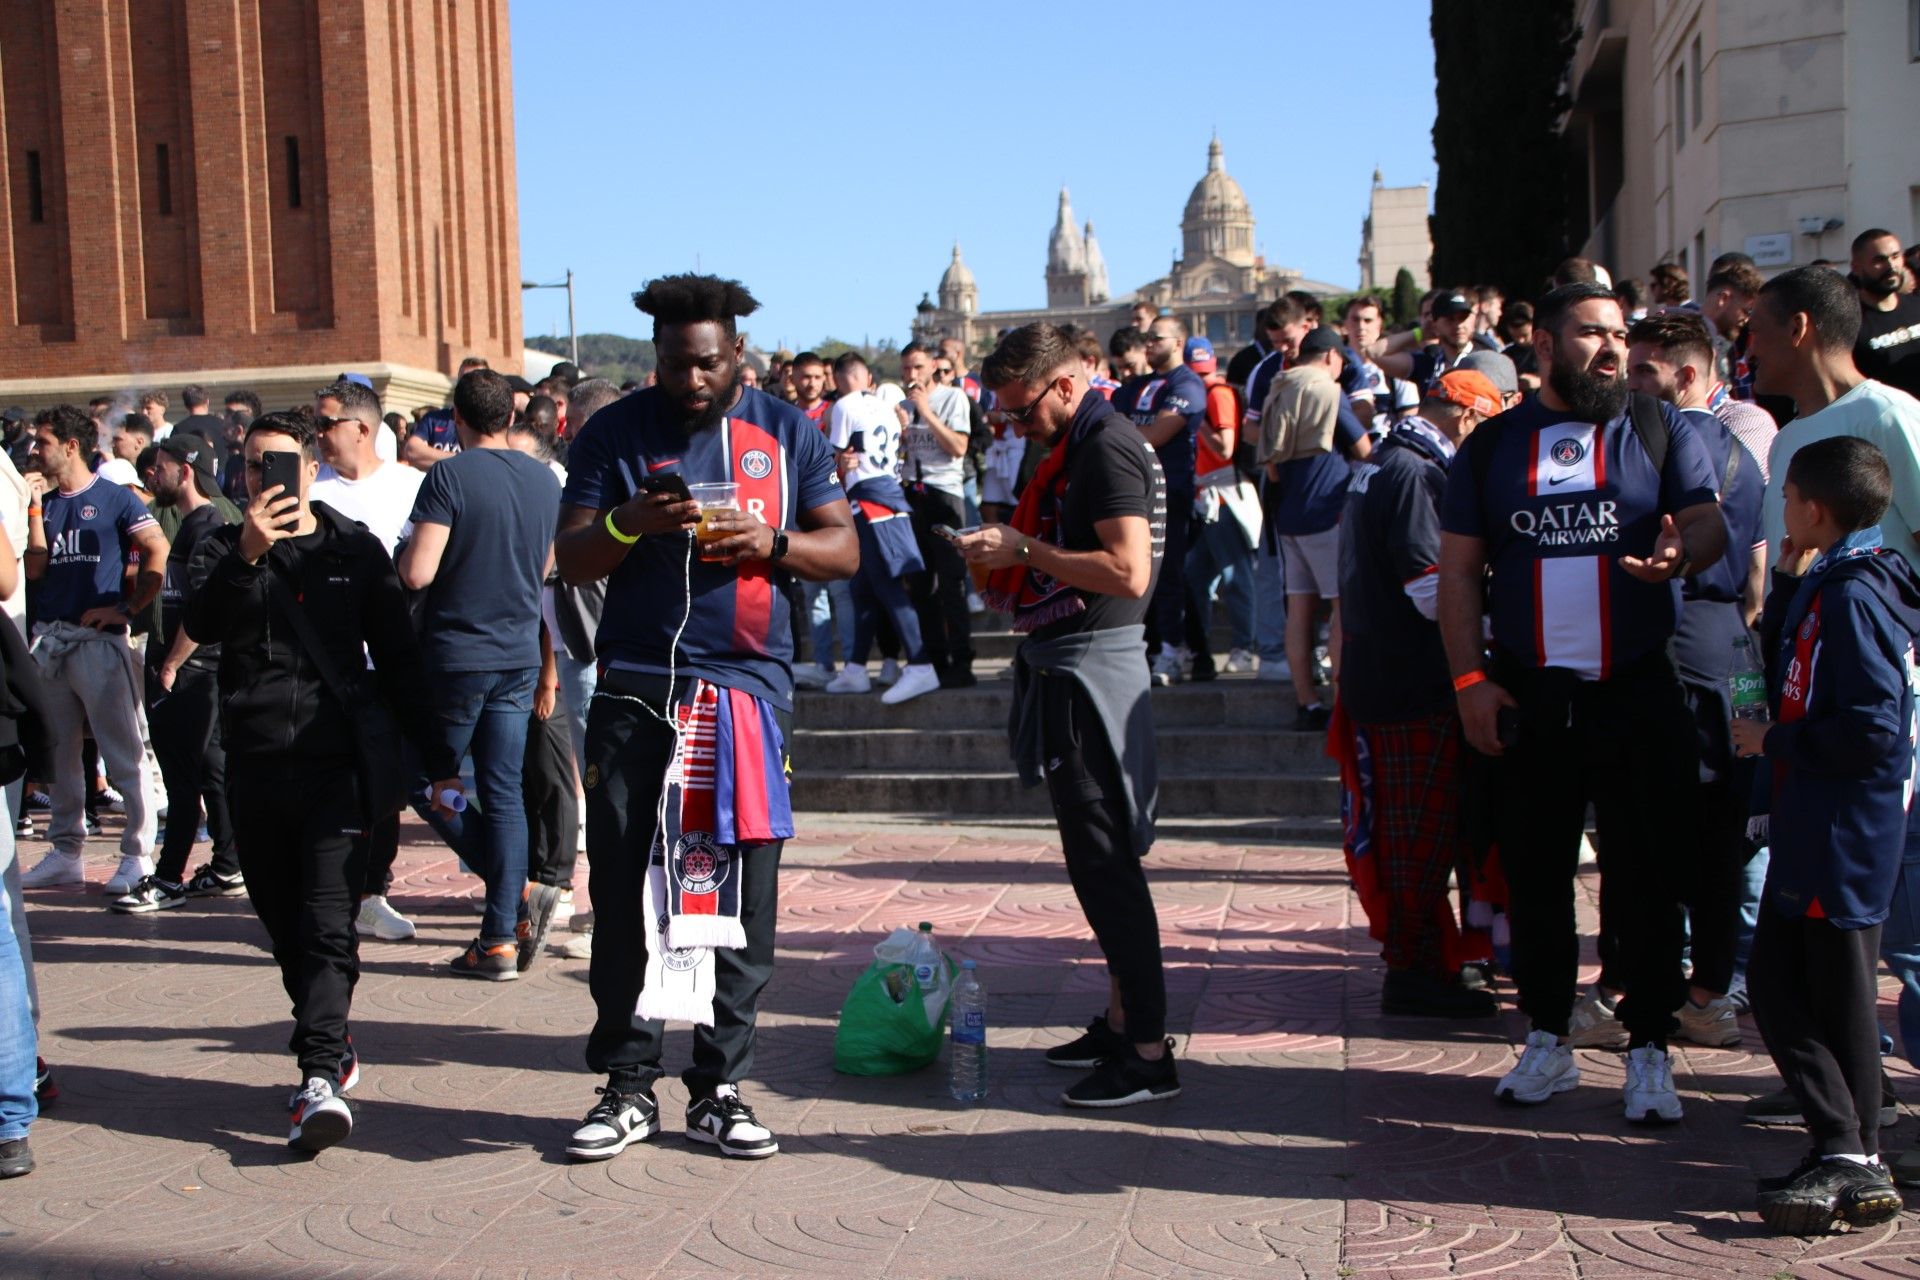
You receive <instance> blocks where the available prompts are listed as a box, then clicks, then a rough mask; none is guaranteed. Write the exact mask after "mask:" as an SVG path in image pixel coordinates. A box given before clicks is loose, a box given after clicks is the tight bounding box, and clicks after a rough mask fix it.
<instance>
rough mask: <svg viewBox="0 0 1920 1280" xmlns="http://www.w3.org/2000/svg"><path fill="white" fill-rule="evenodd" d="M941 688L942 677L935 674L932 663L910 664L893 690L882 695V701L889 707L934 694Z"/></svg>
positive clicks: (895, 683)
mask: <svg viewBox="0 0 1920 1280" xmlns="http://www.w3.org/2000/svg"><path fill="white" fill-rule="evenodd" d="M939 687H940V677H939V676H937V675H935V674H934V671H933V664H932V663H931V662H910V663H908V664H907V669H906V670H905V671H902V672H901V673H900V679H899V680H897V681H895V682H894V686H893V688H891V689H889V690H887V691H886V692H885V693H883V694H881V695H880V701H882V702H884V703H886V704H887V705H888V706H890V707H891V706H893V705H895V704H896V703H901V702H906V701H909V700H911V699H913V698H917V697H919V696H920V695H921V694H923V693H932V692H933V691H934V690H935V689H938V688H939Z"/></svg>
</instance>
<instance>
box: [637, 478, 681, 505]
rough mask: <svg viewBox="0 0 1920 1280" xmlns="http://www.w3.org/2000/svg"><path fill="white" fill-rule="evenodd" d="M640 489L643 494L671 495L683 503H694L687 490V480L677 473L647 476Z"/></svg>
mask: <svg viewBox="0 0 1920 1280" xmlns="http://www.w3.org/2000/svg"><path fill="white" fill-rule="evenodd" d="M640 489H641V491H642V492H643V493H670V494H672V495H673V496H674V497H676V498H678V499H680V501H682V502H691V501H693V494H692V493H691V492H690V491H689V490H688V489H687V478H686V477H685V476H683V475H681V474H680V473H679V472H677V471H665V472H662V473H660V474H659V475H651V476H647V477H646V478H645V479H643V480H641V481H640Z"/></svg>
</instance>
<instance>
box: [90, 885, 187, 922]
mask: <svg viewBox="0 0 1920 1280" xmlns="http://www.w3.org/2000/svg"><path fill="white" fill-rule="evenodd" d="M186 902H187V891H186V889H185V888H184V887H183V886H181V885H177V884H171V883H169V882H168V881H165V880H162V879H161V878H160V877H159V876H157V875H145V876H141V877H140V878H139V879H138V880H136V881H134V882H133V887H132V888H131V889H129V890H127V892H126V893H125V894H124V895H122V896H121V897H118V898H115V899H114V900H113V901H112V902H110V903H108V904H107V906H108V909H110V910H113V911H117V912H119V913H120V914H121V915H125V916H138V915H145V914H147V913H148V912H150V911H165V910H166V909H167V908H169V907H182V906H185V905H186Z"/></svg>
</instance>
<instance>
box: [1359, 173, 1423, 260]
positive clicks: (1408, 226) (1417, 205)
mask: <svg viewBox="0 0 1920 1280" xmlns="http://www.w3.org/2000/svg"><path fill="white" fill-rule="evenodd" d="M1427 204H1428V200H1427V184H1426V183H1424V182H1422V183H1419V184H1417V185H1415V186H1411V187H1389V186H1386V185H1385V184H1384V182H1383V180H1382V178H1381V174H1380V171H1379V170H1378V169H1375V170H1374V171H1373V191H1372V193H1371V194H1370V195H1369V196H1368V197H1367V217H1366V221H1364V222H1362V223H1361V224H1360V287H1361V288H1362V289H1391V288H1393V282H1394V279H1395V277H1397V276H1398V275H1399V274H1400V271H1401V269H1402V268H1405V269H1406V270H1407V271H1408V272H1410V273H1412V275H1413V283H1414V285H1415V287H1416V288H1419V289H1423V290H1424V289H1428V288H1430V287H1432V285H1431V282H1432V279H1433V277H1432V275H1431V274H1430V273H1429V271H1428V264H1430V263H1431V262H1432V261H1433V231H1432V226H1431V224H1430V223H1429V222H1428V221H1427Z"/></svg>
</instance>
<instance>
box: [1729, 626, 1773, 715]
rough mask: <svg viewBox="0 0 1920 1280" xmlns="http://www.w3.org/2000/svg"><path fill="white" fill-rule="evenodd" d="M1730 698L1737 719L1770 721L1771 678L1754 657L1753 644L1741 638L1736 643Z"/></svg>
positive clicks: (1730, 681) (1730, 677)
mask: <svg viewBox="0 0 1920 1280" xmlns="http://www.w3.org/2000/svg"><path fill="white" fill-rule="evenodd" d="M1727 697H1728V700H1729V701H1731V702H1732V703H1733V718H1734V719H1735V720H1766V719H1767V718H1768V716H1767V676H1766V673H1765V672H1764V671H1762V670H1761V669H1760V660H1759V658H1758V657H1756V656H1755V655H1754V652H1753V641H1752V640H1751V639H1749V638H1748V637H1746V636H1741V637H1740V638H1739V639H1738V640H1735V641H1734V642H1733V670H1732V671H1731V672H1729V673H1728V675H1727Z"/></svg>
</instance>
